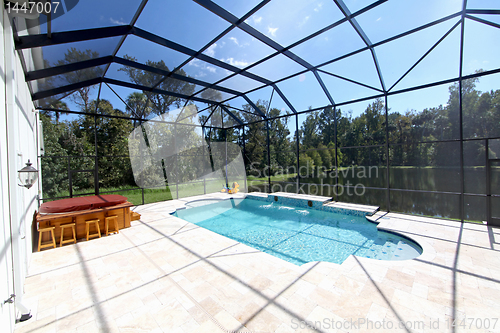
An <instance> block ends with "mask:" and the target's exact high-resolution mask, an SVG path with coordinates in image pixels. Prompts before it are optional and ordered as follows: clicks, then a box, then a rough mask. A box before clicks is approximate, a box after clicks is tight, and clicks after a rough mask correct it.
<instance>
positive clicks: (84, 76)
mask: <svg viewBox="0 0 500 333" xmlns="http://www.w3.org/2000/svg"><path fill="white" fill-rule="evenodd" d="M97 57H99V53H98V52H95V51H92V50H85V51H81V50H78V49H76V48H74V47H72V48H70V49H68V51H67V52H66V53H65V54H64V58H63V59H61V60H59V61H58V62H57V63H56V64H55V65H56V66H62V65H66V64H72V63H76V62H80V61H85V60H89V59H93V58H97ZM103 73H104V72H103V70H102V68H101V67H92V68H86V69H82V70H78V71H74V72H69V73H65V74H63V75H62V80H64V81H65V84H73V83H78V82H83V81H86V80H90V79H94V78H96V77H100V76H102V74H103ZM94 87H95V86H88V87H84V88H80V89H78V90H77V91H76V94H72V95H70V96H71V97H70V98H71V99H72V100H73V102H74V103H75V104H76V105H78V106H79V107H80V108H81V110H82V111H85V112H88V111H89V110H90V102H91V100H90V94H91V92H92V90H93V89H94Z"/></svg>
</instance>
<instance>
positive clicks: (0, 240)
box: [0, 0, 40, 332]
mask: <svg viewBox="0 0 500 333" xmlns="http://www.w3.org/2000/svg"><path fill="white" fill-rule="evenodd" d="M0 1H2V0H0ZM2 8H3V1H2ZM2 20H3V22H2V27H3V29H2V32H1V37H2V39H1V40H2V43H1V44H2V45H1V46H0V52H1V54H2V57H1V60H0V75H1V79H0V105H1V106H2V107H1V110H0V122H1V123H0V127H1V128H0V167H1V170H0V191H1V201H0V209H1V214H0V218H1V222H0V223H2V228H1V229H0V249H3V250H2V252H0V254H1V255H2V258H0V274H1V275H2V278H1V279H0V303H3V300H4V299H7V298H8V296H9V293H10V292H11V290H12V286H10V285H9V284H12V281H13V292H14V293H15V294H16V298H17V301H22V295H23V286H24V280H25V277H26V275H27V272H28V266H29V260H30V256H31V252H32V237H33V234H34V231H35V230H36V229H32V228H33V227H34V226H33V223H32V220H33V214H34V213H35V211H36V210H37V209H38V201H37V194H38V192H39V187H38V185H37V184H35V185H34V186H33V187H32V188H31V189H26V188H24V187H20V186H18V179H17V177H18V172H17V171H18V170H19V169H21V168H22V167H24V166H25V163H26V162H27V161H28V159H29V160H31V162H32V163H33V166H34V167H35V168H37V169H38V170H40V165H39V163H38V158H37V157H38V147H37V128H38V114H37V113H35V112H34V109H35V107H34V105H33V102H32V101H31V95H30V91H29V89H28V86H27V84H26V82H25V80H24V72H23V67H22V64H21V61H20V59H19V56H18V53H17V52H16V51H15V47H14V39H13V34H12V26H11V19H9V17H8V16H7V14H6V12H5V10H3V17H2ZM21 20H22V19H21ZM19 23H21V22H19ZM26 61H27V62H31V61H32V58H31V57H26ZM28 67H31V65H29V64H28ZM32 230H33V231H32ZM2 233H3V234H2ZM11 266H12V267H13V273H12V269H11V268H10V267H11ZM9 270H10V271H9ZM1 311H2V313H1V314H0V315H1V317H0V320H1V321H2V322H0V327H2V328H4V327H8V328H9V329H8V331H10V332H12V331H13V328H14V320H15V317H14V316H13V313H14V311H15V310H14V307H13V305H10V306H9V305H5V306H2V309H1ZM6 320H7V321H8V322H5V321H6ZM2 331H3V330H2Z"/></svg>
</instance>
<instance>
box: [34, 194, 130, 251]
mask: <svg viewBox="0 0 500 333" xmlns="http://www.w3.org/2000/svg"><path fill="white" fill-rule="evenodd" d="M132 206H134V205H133V204H132V203H130V202H128V201H127V198H126V197H124V196H121V195H116V194H111V195H96V196H90V197H78V198H70V199H62V200H56V201H50V202H46V203H43V204H42V205H41V206H40V211H39V213H38V214H37V216H36V222H38V228H39V229H42V228H45V227H55V229H54V234H55V238H56V242H57V243H58V242H59V239H60V237H61V228H60V226H61V225H62V224H66V223H73V222H74V223H76V238H77V239H80V238H86V231H85V226H86V224H85V221H86V220H92V219H99V228H100V229H101V234H103V232H104V234H105V226H104V218H105V217H107V216H112V215H116V216H117V217H118V229H123V228H128V227H130V220H131V212H130V207H132ZM49 239H50V237H49V236H48V235H44V236H43V238H42V242H45V241H47V240H49Z"/></svg>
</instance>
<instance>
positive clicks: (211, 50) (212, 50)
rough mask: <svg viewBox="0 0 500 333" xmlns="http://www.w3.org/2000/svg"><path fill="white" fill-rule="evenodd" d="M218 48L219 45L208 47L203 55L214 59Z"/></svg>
mask: <svg viewBox="0 0 500 333" xmlns="http://www.w3.org/2000/svg"><path fill="white" fill-rule="evenodd" d="M216 48H217V43H214V44H212V45H210V46H209V47H208V49H206V50H205V51H204V52H203V53H205V54H206V55H207V56H209V57H213V56H214V55H215V49H216Z"/></svg>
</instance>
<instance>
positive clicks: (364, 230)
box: [174, 198, 422, 265]
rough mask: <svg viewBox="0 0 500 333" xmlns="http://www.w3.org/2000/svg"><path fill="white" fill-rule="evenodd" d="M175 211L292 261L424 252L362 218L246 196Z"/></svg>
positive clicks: (401, 257)
mask: <svg viewBox="0 0 500 333" xmlns="http://www.w3.org/2000/svg"><path fill="white" fill-rule="evenodd" d="M188 206H189V205H188ZM174 215H175V216H177V217H179V218H181V219H183V220H186V221H188V222H191V223H194V224H197V225H198V226H200V227H203V228H205V229H208V230H211V231H213V232H216V233H218V234H221V235H224V236H226V237H229V238H231V239H234V240H236V241H238V242H240V243H243V244H246V245H248V246H251V247H253V248H255V249H258V250H260V251H262V252H266V253H269V254H271V255H273V256H275V257H278V258H281V259H284V260H286V261H289V262H291V263H293V264H296V265H302V264H305V263H307V262H311V261H329V262H334V263H337V264H341V263H342V262H343V261H344V260H346V259H347V257H348V256H349V255H351V254H353V255H356V256H360V257H366V258H373V259H379V260H404V259H412V258H415V257H417V256H419V255H420V254H421V253H422V249H421V248H420V246H419V245H417V244H416V243H414V242H413V241H411V240H409V239H408V238H405V237H402V236H398V235H395V234H392V233H389V232H384V231H378V230H377V227H376V225H375V224H374V223H371V222H369V221H367V220H366V218H365V217H358V216H350V215H343V214H337V213H331V212H324V211H320V210H315V209H307V208H298V207H292V206H287V205H282V204H278V203H275V202H272V203H271V202H263V201H258V200H253V199H249V198H247V199H230V200H224V201H220V202H217V203H210V204H208V205H204V206H199V203H198V204H193V205H191V207H188V209H182V210H178V211H177V212H176V213H175V214H174Z"/></svg>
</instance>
